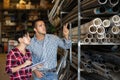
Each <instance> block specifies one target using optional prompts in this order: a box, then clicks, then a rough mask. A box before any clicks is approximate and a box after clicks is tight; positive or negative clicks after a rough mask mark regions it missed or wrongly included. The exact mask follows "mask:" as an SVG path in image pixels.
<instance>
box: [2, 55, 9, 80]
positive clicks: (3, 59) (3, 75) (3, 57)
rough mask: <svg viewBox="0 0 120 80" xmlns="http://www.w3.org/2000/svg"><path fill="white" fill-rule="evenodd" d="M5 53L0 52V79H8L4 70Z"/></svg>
mask: <svg viewBox="0 0 120 80" xmlns="http://www.w3.org/2000/svg"><path fill="white" fill-rule="evenodd" d="M5 66H6V54H5V53H4V54H1V53H0V80H9V76H8V75H7V74H6V72H5Z"/></svg>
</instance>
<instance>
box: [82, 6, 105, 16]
mask: <svg viewBox="0 0 120 80" xmlns="http://www.w3.org/2000/svg"><path fill="white" fill-rule="evenodd" d="M105 12H106V8H105V7H104V6H99V7H96V8H92V9H88V10H84V11H82V12H81V15H82V16H83V17H84V16H85V17H86V16H87V17H88V16H95V15H103V14H105Z"/></svg>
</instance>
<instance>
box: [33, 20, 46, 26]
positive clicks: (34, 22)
mask: <svg viewBox="0 0 120 80" xmlns="http://www.w3.org/2000/svg"><path fill="white" fill-rule="evenodd" d="M38 21H43V22H44V23H45V25H46V22H45V20H43V19H36V20H34V21H33V22H32V27H33V28H35V24H36V22H38Z"/></svg>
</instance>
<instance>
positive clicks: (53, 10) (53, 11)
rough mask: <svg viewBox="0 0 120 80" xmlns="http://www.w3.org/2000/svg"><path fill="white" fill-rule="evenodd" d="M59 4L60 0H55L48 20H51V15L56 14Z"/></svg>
mask: <svg viewBox="0 0 120 80" xmlns="http://www.w3.org/2000/svg"><path fill="white" fill-rule="evenodd" d="M59 3H60V0H57V1H56V3H55V5H54V6H53V8H52V10H51V11H50V13H49V14H48V18H51V17H52V16H53V14H54V13H55V12H56V10H57V8H58V4H59Z"/></svg>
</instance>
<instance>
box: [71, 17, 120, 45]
mask: <svg viewBox="0 0 120 80" xmlns="http://www.w3.org/2000/svg"><path fill="white" fill-rule="evenodd" d="M80 34H81V36H80V39H81V41H82V42H85V43H95V42H105V43H107V42H108V43H110V42H111V43H117V42H119V40H118V39H120V35H119V34H120V17H119V16H118V15H114V16H112V17H111V18H110V19H104V20H102V19H100V18H95V19H93V20H92V21H90V22H88V23H85V24H83V25H81V26H80ZM72 35H74V36H75V35H78V27H75V28H72ZM74 38H76V39H77V38H78V36H77V37H73V39H74Z"/></svg>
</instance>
